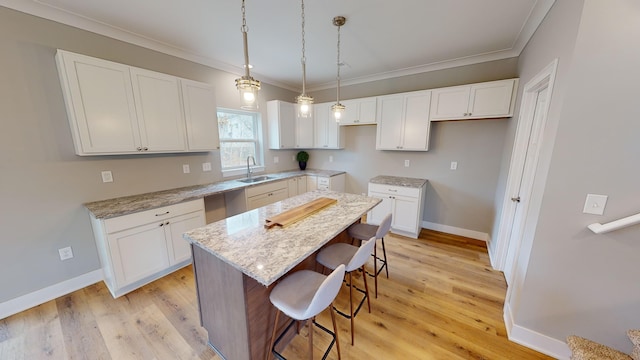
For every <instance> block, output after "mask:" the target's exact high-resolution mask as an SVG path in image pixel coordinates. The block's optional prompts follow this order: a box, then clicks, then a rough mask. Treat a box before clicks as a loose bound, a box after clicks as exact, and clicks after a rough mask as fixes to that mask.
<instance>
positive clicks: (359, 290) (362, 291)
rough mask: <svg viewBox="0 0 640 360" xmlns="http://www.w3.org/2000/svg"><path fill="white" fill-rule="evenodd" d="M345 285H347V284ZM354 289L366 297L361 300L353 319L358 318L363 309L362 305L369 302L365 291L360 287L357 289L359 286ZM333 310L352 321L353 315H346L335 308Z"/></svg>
mask: <svg viewBox="0 0 640 360" xmlns="http://www.w3.org/2000/svg"><path fill="white" fill-rule="evenodd" d="M345 283H346V282H345ZM353 289H354V290H356V291H358V292H361V293H362V294H364V296H363V297H362V299H361V300H360V303H359V304H358V307H357V308H356V311H354V312H353V317H356V315H358V312H359V311H360V308H361V307H362V304H364V301H365V300H367V293H366V291H364V290H362V289H360V288H358V287H357V286H355V285H354V286H353ZM333 310H335V311H336V312H337V313H338V314H340V315H342V316H344V317H345V318H347V319H351V315H350V314H347V313H344V312H342V311H340V310H339V309H338V308H336V307H335V306H334V307H333Z"/></svg>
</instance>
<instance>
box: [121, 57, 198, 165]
mask: <svg viewBox="0 0 640 360" xmlns="http://www.w3.org/2000/svg"><path fill="white" fill-rule="evenodd" d="M130 71H131V79H132V85H133V95H134V99H135V103H136V112H137V115H138V126H139V129H140V139H141V144H142V150H143V151H148V152H161V153H164V152H181V151H185V150H186V140H185V136H184V135H185V122H184V117H183V115H182V103H181V101H180V87H179V85H178V79H177V78H176V77H175V76H170V75H165V74H161V73H157V72H154V71H149V70H143V69H138V68H131V70H130Z"/></svg>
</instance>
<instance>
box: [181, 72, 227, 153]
mask: <svg viewBox="0 0 640 360" xmlns="http://www.w3.org/2000/svg"><path fill="white" fill-rule="evenodd" d="M180 84H181V85H182V101H183V103H184V118H185V122H186V125H187V148H188V149H189V150H190V151H207V150H218V149H220V138H219V137H218V115H217V109H216V93H215V90H214V88H213V86H211V85H209V84H205V83H201V82H197V81H193V80H187V79H180Z"/></svg>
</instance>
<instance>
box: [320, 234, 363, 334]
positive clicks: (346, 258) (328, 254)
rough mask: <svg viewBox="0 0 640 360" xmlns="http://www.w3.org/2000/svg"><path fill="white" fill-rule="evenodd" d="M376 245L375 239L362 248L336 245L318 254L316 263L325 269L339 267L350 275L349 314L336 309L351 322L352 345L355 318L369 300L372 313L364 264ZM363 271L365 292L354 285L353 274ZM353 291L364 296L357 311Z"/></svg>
mask: <svg viewBox="0 0 640 360" xmlns="http://www.w3.org/2000/svg"><path fill="white" fill-rule="evenodd" d="M375 245H376V239H375V237H372V238H371V239H369V241H363V242H362V244H360V247H356V246H353V245H351V244H345V243H335V244H332V245H329V246H327V247H325V248H323V249H322V250H320V252H319V253H318V255H317V256H316V261H317V262H318V263H319V264H320V265H322V266H324V267H325V268H329V269H335V268H337V267H344V268H345V272H346V273H347V274H348V275H349V282H348V283H347V284H348V285H349V310H350V311H349V314H346V313H344V312H342V311H340V310H337V309H336V312H337V313H338V314H340V315H342V316H344V317H346V318H347V319H350V320H351V345H353V344H354V342H355V335H354V333H355V327H354V323H353V319H354V317H355V316H356V315H357V314H358V312H359V311H360V308H361V307H362V304H363V303H364V301H365V300H367V308H368V309H369V312H371V303H370V301H369V286H368V285H367V274H366V271H365V269H364V264H365V263H366V262H367V259H369V256H370V255H371V251H373V248H374V246H375ZM358 269H362V280H363V281H364V291H362V290H361V289H358V288H356V287H355V285H354V284H353V276H352V273H353V272H354V271H355V270H358ZM353 289H356V290H358V291H360V292H362V293H363V294H364V297H363V298H362V300H361V301H360V304H359V305H358V307H357V309H356V310H355V311H354V309H353Z"/></svg>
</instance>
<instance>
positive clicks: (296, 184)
mask: <svg viewBox="0 0 640 360" xmlns="http://www.w3.org/2000/svg"><path fill="white" fill-rule="evenodd" d="M287 185H288V187H289V197H292V196H296V195H300V194H304V193H306V192H307V177H306V176H298V177H294V178H290V179H288V180H287Z"/></svg>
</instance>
